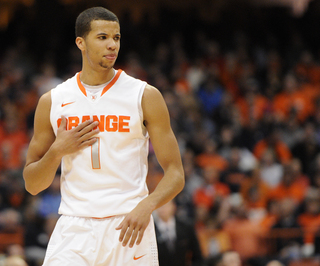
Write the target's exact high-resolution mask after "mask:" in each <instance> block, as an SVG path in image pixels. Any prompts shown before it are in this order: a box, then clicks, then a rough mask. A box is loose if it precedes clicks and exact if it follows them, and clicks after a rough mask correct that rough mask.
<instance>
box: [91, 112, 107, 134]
mask: <svg viewBox="0 0 320 266" xmlns="http://www.w3.org/2000/svg"><path fill="white" fill-rule="evenodd" d="M92 118H93V121H98V122H99V130H100V132H103V131H104V115H100V120H99V118H98V116H97V115H94V116H93V117H92ZM96 128H97V127H95V128H94V129H96Z"/></svg>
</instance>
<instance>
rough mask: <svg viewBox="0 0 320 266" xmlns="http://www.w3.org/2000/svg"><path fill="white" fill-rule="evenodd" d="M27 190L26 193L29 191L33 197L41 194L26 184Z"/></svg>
mask: <svg viewBox="0 0 320 266" xmlns="http://www.w3.org/2000/svg"><path fill="white" fill-rule="evenodd" d="M25 189H26V191H28V192H29V193H30V194H31V195H32V196H36V195H38V194H39V193H40V191H39V190H38V189H36V188H34V187H32V186H30V185H28V184H27V183H25Z"/></svg>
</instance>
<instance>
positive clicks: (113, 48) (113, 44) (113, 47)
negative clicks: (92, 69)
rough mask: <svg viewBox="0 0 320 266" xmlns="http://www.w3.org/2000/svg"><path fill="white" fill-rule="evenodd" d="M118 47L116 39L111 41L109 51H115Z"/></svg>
mask: <svg viewBox="0 0 320 266" xmlns="http://www.w3.org/2000/svg"><path fill="white" fill-rule="evenodd" d="M116 47H117V44H116V41H115V40H114V39H110V41H109V42H108V49H109V50H115V49H116Z"/></svg>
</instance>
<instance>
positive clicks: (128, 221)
mask: <svg viewBox="0 0 320 266" xmlns="http://www.w3.org/2000/svg"><path fill="white" fill-rule="evenodd" d="M147 205H148V204H147V202H146V201H141V202H140V203H139V204H138V205H137V206H136V207H135V208H134V209H133V210H132V211H131V212H130V213H128V214H127V215H126V216H125V218H124V219H123V221H122V222H121V223H120V224H119V226H118V227H117V228H116V230H121V232H120V236H119V241H120V242H122V245H123V246H126V245H127V244H128V243H129V247H130V248H132V247H133V245H134V243H136V244H137V245H139V244H140V243H141V240H142V237H143V234H144V231H145V230H146V228H147V226H148V224H149V222H150V217H151V214H152V210H150V206H147ZM129 240H130V242H129Z"/></svg>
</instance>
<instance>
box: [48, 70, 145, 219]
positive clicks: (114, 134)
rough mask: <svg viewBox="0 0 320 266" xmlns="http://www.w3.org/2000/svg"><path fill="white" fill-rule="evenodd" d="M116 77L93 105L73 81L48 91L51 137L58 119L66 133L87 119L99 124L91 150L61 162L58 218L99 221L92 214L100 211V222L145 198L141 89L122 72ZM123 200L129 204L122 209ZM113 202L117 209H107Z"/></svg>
mask: <svg viewBox="0 0 320 266" xmlns="http://www.w3.org/2000/svg"><path fill="white" fill-rule="evenodd" d="M117 74H118V75H116V76H115V77H114V79H113V80H112V81H111V82H110V83H109V84H110V85H111V86H109V87H108V88H107V90H105V91H103V92H102V95H101V96H100V97H98V98H96V99H95V100H93V99H91V98H90V97H87V96H86V95H85V90H84V88H83V87H81V85H80V84H79V82H80V81H79V78H78V80H77V78H76V77H78V76H76V77H73V78H71V79H69V80H68V81H66V82H65V83H63V84H62V85H61V86H58V87H57V88H55V89H54V90H52V93H51V98H52V106H51V117H50V119H51V124H52V127H53V130H54V132H55V134H56V132H57V128H58V125H59V124H60V122H61V116H64V117H66V119H67V130H71V129H72V128H75V127H76V126H77V125H79V124H80V123H82V122H84V121H86V120H88V119H93V120H96V121H99V130H100V133H99V134H98V135H97V138H98V140H97V142H96V143H95V144H93V145H92V146H91V147H88V148H86V149H84V150H82V151H79V152H77V153H74V154H70V155H68V156H65V157H64V158H63V161H62V179H61V182H62V184H61V193H62V204H61V207H60V212H61V213H63V214H69V215H77V216H98V215H96V214H95V213H96V212H99V213H101V211H102V210H103V211H102V213H103V214H102V216H108V215H115V214H122V213H125V212H127V211H130V210H129V209H130V208H132V207H133V206H134V204H136V203H135V202H136V201H138V200H141V197H145V196H146V194H147V189H146V186H145V176H146V173H147V153H148V135H147V133H146V132H145V128H144V126H143V114H142V110H141V97H142V94H143V91H144V87H145V85H146V84H145V83H144V82H142V81H139V80H136V79H133V78H131V77H129V76H127V75H126V74H125V73H124V72H122V73H121V72H119V71H118V73H117ZM119 195H121V196H119ZM117 197H119V199H118V198H117ZM128 199H133V200H132V201H131V203H130V202H129V203H127V202H126V200H128ZM113 201H118V203H115V204H114V205H113V206H112V207H109V206H108V204H111V203H113ZM131 205H132V206H131ZM83 208H90V209H91V211H84V210H83Z"/></svg>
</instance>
